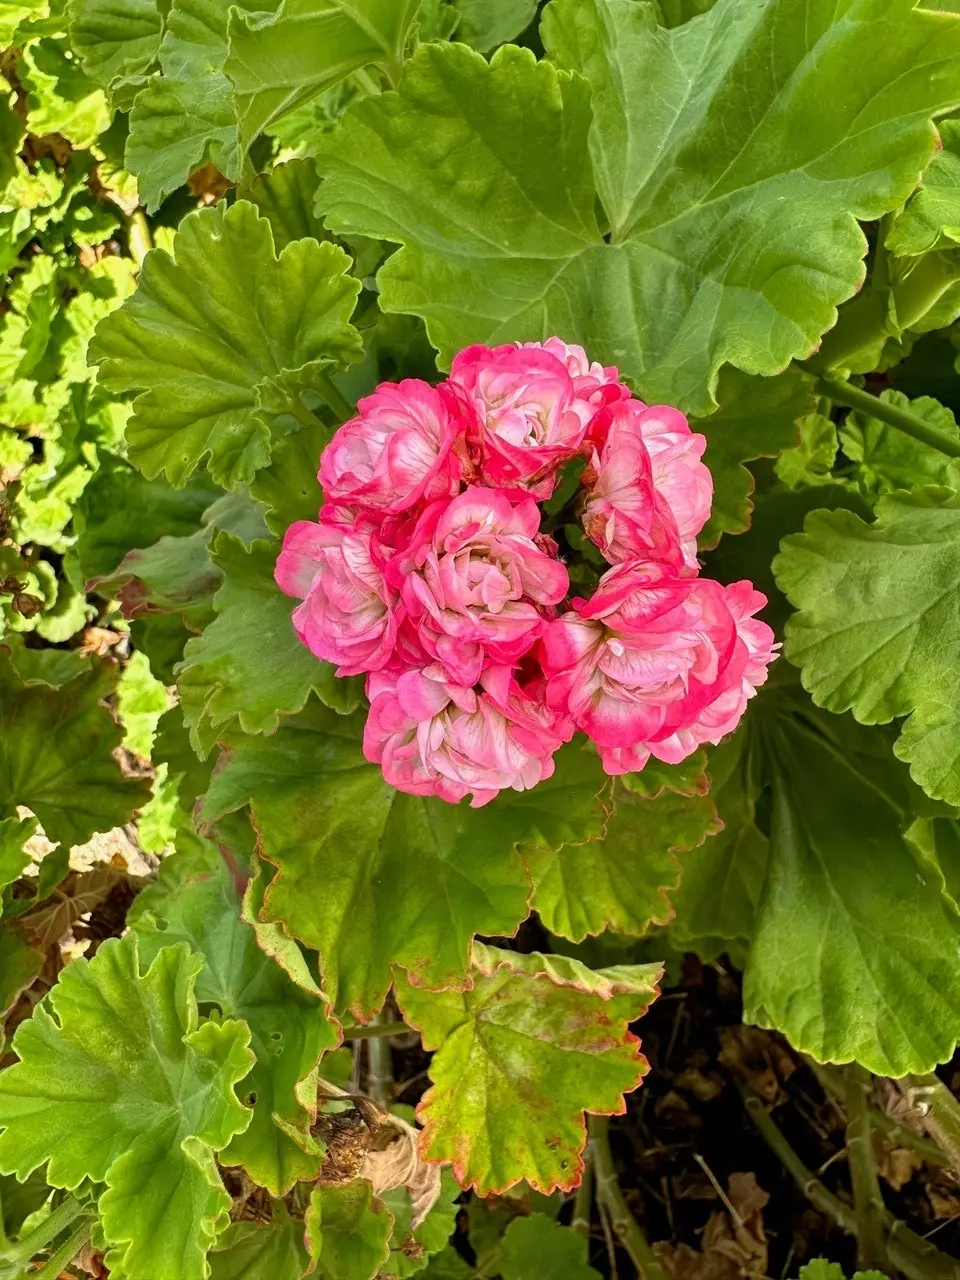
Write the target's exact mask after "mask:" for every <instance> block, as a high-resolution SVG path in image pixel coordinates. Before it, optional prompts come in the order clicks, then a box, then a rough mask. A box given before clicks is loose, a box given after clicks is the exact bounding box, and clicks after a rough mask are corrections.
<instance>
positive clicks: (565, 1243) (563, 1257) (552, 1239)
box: [500, 1213, 600, 1280]
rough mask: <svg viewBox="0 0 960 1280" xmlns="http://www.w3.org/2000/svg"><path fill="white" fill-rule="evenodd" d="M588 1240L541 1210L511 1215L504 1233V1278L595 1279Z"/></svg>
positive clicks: (542, 1279)
mask: <svg viewBox="0 0 960 1280" xmlns="http://www.w3.org/2000/svg"><path fill="white" fill-rule="evenodd" d="M588 1247H589V1242H588V1241H587V1240H586V1239H585V1237H583V1236H581V1235H578V1234H577V1233H576V1232H575V1231H571V1230H570V1228H569V1227H561V1226H560V1225H559V1224H558V1223H556V1222H554V1221H552V1219H550V1218H548V1217H547V1216H546V1214H543V1213H531V1214H530V1216H529V1217H527V1218H514V1220H513V1222H511V1223H510V1225H509V1227H507V1229H506V1231H505V1232H504V1233H503V1245H502V1247H501V1250H500V1269H501V1272H502V1275H503V1280H594V1278H595V1277H599V1275H600V1272H599V1271H595V1270H594V1269H593V1267H591V1266H589V1265H588V1264H587V1250H588Z"/></svg>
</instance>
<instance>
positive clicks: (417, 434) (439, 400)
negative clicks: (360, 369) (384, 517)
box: [318, 378, 473, 514]
mask: <svg viewBox="0 0 960 1280" xmlns="http://www.w3.org/2000/svg"><path fill="white" fill-rule="evenodd" d="M357 408H358V409H359V413H358V414H357V416H356V417H355V418H351V419H350V421H349V422H345V423H344V424H343V426H342V427H340V429H339V430H338V431H337V433H336V434H335V435H334V437H333V439H332V440H331V441H330V443H329V444H328V445H327V447H326V448H325V449H324V451H323V454H322V456H321V458H320V474H319V477H318V478H319V480H320V483H321V485H322V486H323V489H324V492H325V493H326V496H327V498H328V500H330V501H332V502H341V503H352V504H356V505H360V506H366V507H372V508H374V509H376V510H377V511H380V512H383V513H384V514H396V513H398V512H401V511H408V510H409V509H410V508H411V507H413V506H415V505H416V504H417V503H419V502H432V501H433V500H434V499H436V498H442V497H447V496H449V495H450V494H454V493H456V492H457V490H458V489H459V487H460V482H461V478H462V475H463V458H464V457H465V456H466V426H467V421H468V419H472V416H473V415H472V411H471V408H470V405H469V402H468V401H467V399H466V397H464V396H461V395H458V394H457V392H456V391H455V390H454V389H453V388H451V387H448V386H445V385H442V386H439V387H431V386H430V384H429V383H427V382H421V381H420V380H419V378H405V379H404V380H403V381H402V382H398V383H392V382H382V383H381V384H380V386H379V387H377V389H376V391H374V393H373V395H369V396H366V397H365V398H364V399H362V400H361V401H360V403H359V404H358V405H357Z"/></svg>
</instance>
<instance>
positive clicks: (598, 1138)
mask: <svg viewBox="0 0 960 1280" xmlns="http://www.w3.org/2000/svg"><path fill="white" fill-rule="evenodd" d="M589 1126H590V1146H591V1148H592V1150H593V1162H594V1167H595V1169H596V1174H597V1199H598V1200H599V1201H600V1203H601V1204H602V1205H604V1207H605V1208H606V1210H607V1213H608V1214H609V1215H610V1225H611V1226H612V1227H613V1232H614V1235H615V1236H616V1237H617V1239H618V1240H619V1241H620V1243H621V1244H622V1245H623V1247H624V1249H625V1250H626V1251H627V1253H628V1254H629V1255H630V1260H631V1262H632V1263H633V1265H634V1266H635V1267H636V1269H637V1272H638V1274H639V1276H640V1280H667V1278H666V1275H665V1274H664V1270H663V1268H662V1267H661V1265H660V1260H659V1258H658V1257H657V1255H656V1254H655V1253H654V1252H653V1250H652V1249H651V1248H650V1245H649V1244H648V1243H647V1237H646V1236H645V1235H644V1234H643V1232H642V1231H641V1230H640V1224H639V1223H638V1222H637V1220H636V1218H635V1217H634V1216H633V1214H632V1213H631V1212H630V1207H629V1205H628V1204H627V1202H626V1200H624V1198H623V1192H622V1191H621V1190H620V1182H619V1179H618V1178H617V1171H616V1169H615V1168H614V1164H613V1155H612V1153H611V1151H610V1120H609V1117H608V1116H590V1120H589Z"/></svg>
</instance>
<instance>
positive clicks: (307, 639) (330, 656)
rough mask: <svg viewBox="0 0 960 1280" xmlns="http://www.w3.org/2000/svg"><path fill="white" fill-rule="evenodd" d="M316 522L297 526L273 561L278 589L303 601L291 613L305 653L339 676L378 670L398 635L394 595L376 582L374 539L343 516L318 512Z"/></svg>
mask: <svg viewBox="0 0 960 1280" xmlns="http://www.w3.org/2000/svg"><path fill="white" fill-rule="evenodd" d="M320 516H321V519H320V523H319V524H314V523H312V522H311V521H309V520H298V521H297V522H296V523H295V524H292V525H291V526H290V528H289V529H288V530H287V532H286V534H285V536H284V539H283V548H282V550H281V552H280V555H279V557H278V558H277V567H276V571H275V577H276V581H277V586H278V587H279V588H280V590H281V591H284V592H286V594H287V595H289V596H297V597H298V598H299V599H301V600H302V601H303V604H301V605H299V606H298V607H297V608H296V609H294V611H293V625H294V627H295V629H296V632H297V635H299V637H300V639H301V640H302V641H303V643H304V644H305V645H306V646H307V648H308V649H310V650H311V652H313V653H315V654H316V655H317V657H318V658H324V659H325V660H326V661H327V662H335V663H337V664H338V666H337V675H338V676H353V675H358V674H359V673H360V672H361V671H375V670H377V669H378V668H379V667H382V666H384V665H385V664H386V663H387V662H388V661H389V659H390V655H391V654H392V652H393V647H394V643H395V640H396V634H397V615H396V609H395V605H396V593H395V592H393V591H392V590H390V588H388V587H387V584H386V582H385V581H384V577H383V565H384V559H383V555H382V553H381V551H380V549H379V547H378V543H377V538H376V535H375V534H374V533H373V532H372V530H370V529H369V528H366V529H365V528H363V527H362V523H361V522H360V521H359V520H356V519H355V518H354V519H351V513H350V512H344V511H342V510H333V511H331V509H330V508H325V509H324V510H323V511H322V512H321V513H320Z"/></svg>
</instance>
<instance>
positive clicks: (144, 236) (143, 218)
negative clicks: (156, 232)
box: [127, 209, 153, 267]
mask: <svg viewBox="0 0 960 1280" xmlns="http://www.w3.org/2000/svg"><path fill="white" fill-rule="evenodd" d="M127 247H128V249H129V250H130V257H131V258H132V259H133V260H134V262H135V263H136V264H137V266H138V267H139V266H142V265H143V260H144V258H145V257H146V256H147V254H148V253H149V252H150V250H151V249H152V248H153V236H152V235H151V234H150V226H149V224H148V222H147V215H146V214H145V213H144V212H143V210H142V209H137V211H136V212H135V213H131V215H130V217H129V219H128V221H127Z"/></svg>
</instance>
